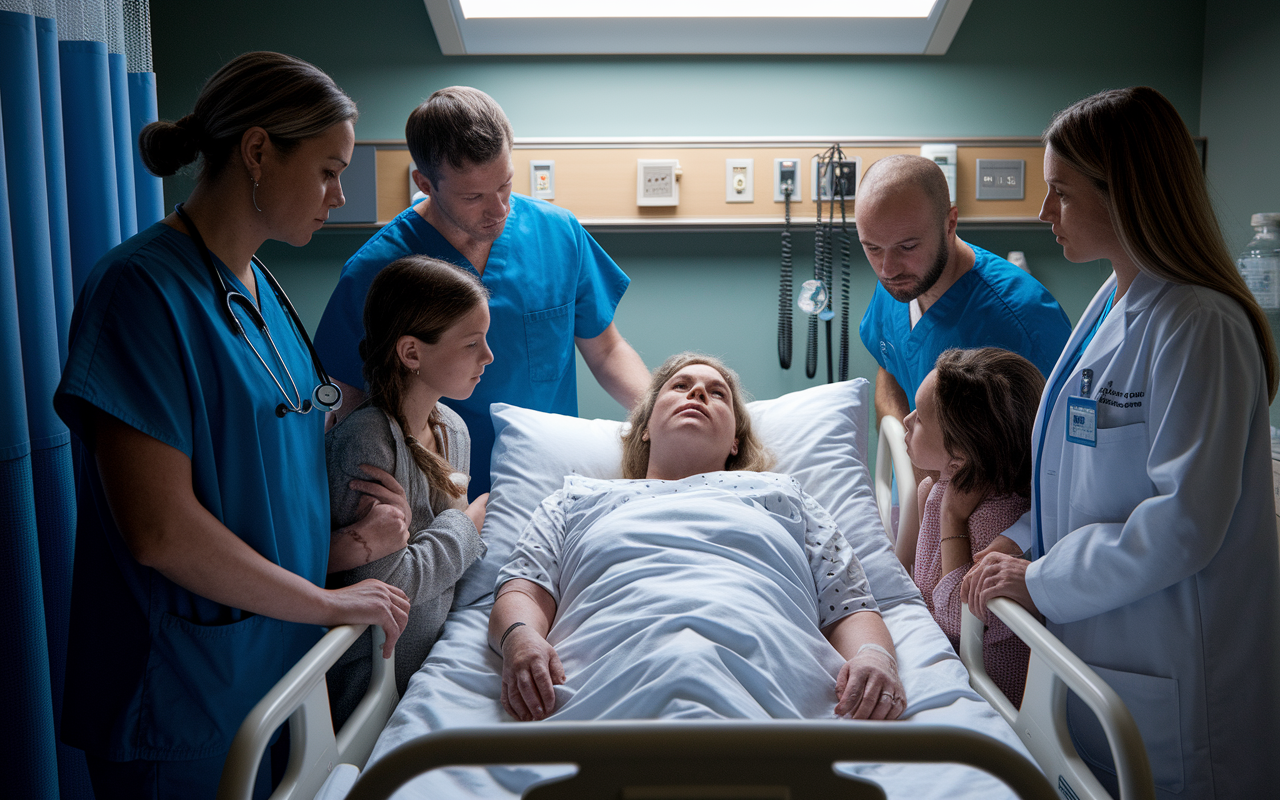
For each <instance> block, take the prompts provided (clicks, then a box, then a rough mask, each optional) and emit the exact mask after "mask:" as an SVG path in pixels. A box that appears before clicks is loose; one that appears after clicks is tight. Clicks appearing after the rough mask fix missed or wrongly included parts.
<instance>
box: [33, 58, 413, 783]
mask: <svg viewBox="0 0 1280 800" xmlns="http://www.w3.org/2000/svg"><path fill="white" fill-rule="evenodd" d="M355 118H356V108H355V104H354V103H353V102H352V101H351V99H350V98H348V97H347V96H346V95H345V94H344V93H343V92H342V91H341V90H340V89H339V88H338V87H337V86H336V85H334V83H333V81H332V80H331V79H330V78H329V77H328V76H327V75H325V74H324V73H323V72H321V71H320V70H319V69H317V68H316V67H314V66H312V65H311V64H308V63H306V62H305V61H301V60H299V59H295V58H292V57H290V56H284V55H280V54H277V53H249V54H246V55H243V56H240V57H238V58H236V59H235V60H233V61H231V62H230V63H228V64H227V65H226V66H224V67H223V68H222V69H221V70H219V71H218V72H217V73H216V74H214V76H213V77H212V78H210V79H209V81H208V83H206V84H205V86H204V89H203V90H202V91H201V93H200V96H199V98H198V99H197V101H196V105H195V110H194V112H193V113H192V114H190V115H188V116H186V117H184V118H182V119H181V120H178V122H176V123H167V122H162V123H153V124H152V125H149V126H148V127H147V128H145V129H144V130H143V132H142V136H141V137H140V142H139V143H140V146H141V149H142V157H143V160H144V162H145V163H146V164H147V166H148V168H149V169H151V170H152V171H153V172H155V173H156V174H159V175H171V174H173V173H174V172H175V171H177V170H178V169H179V168H181V167H182V166H184V165H186V164H189V163H191V162H193V161H196V160H197V159H199V160H200V167H199V175H198V182H197V185H196V188H195V190H194V191H193V192H192V194H191V196H190V197H189V198H188V200H187V201H186V203H185V204H182V205H180V206H178V210H177V211H175V213H174V214H171V215H170V216H168V217H166V218H165V219H164V220H163V221H161V222H159V223H157V224H155V225H153V226H151V227H150V228H148V229H147V230H145V231H143V232H141V233H139V234H138V235H137V236H134V237H133V238H131V239H129V240H128V241H126V242H124V243H123V244H121V245H120V246H119V247H117V248H115V249H114V250H112V251H111V252H110V253H108V254H107V255H106V256H105V257H104V258H103V259H102V260H101V261H100V262H99V263H98V264H97V266H96V267H95V268H94V270H93V272H92V273H91V274H90V275H89V277H88V279H87V281H86V283H85V286H84V289H83V291H82V293H81V295H80V298H79V301H78V303H77V305H76V311H75V316H74V318H73V319H72V323H71V348H70V355H69V357H68V361H67V366H66V370H65V372H64V373H63V377H62V383H61V385H60V386H59V387H58V392H57V395H56V397H55V400H54V402H55V405H56V407H57V409H58V412H59V414H61V416H62V418H63V419H64V420H66V422H67V424H68V425H69V426H70V427H71V429H72V431H74V433H75V434H76V436H77V438H78V439H79V441H80V442H81V443H82V445H83V448H84V449H83V451H82V453H83V458H82V459H81V465H80V468H81V474H80V476H79V477H80V480H79V526H78V530H77V541H76V557H75V573H74V584H73V590H72V612H71V614H72V616H71V631H70V643H69V654H68V659H67V684H66V701H65V704H64V705H65V713H64V718H63V724H62V735H63V739H64V740H65V741H66V742H67V743H68V744H70V745H72V746H75V747H79V748H82V749H83V750H85V752H86V754H87V757H88V763H89V771H90V775H91V778H92V780H93V784H94V792H95V794H96V795H97V797H98V798H99V800H103V799H104V798H110V797H183V798H190V797H212V796H213V795H214V792H215V791H216V789H217V785H218V776H219V773H220V772H221V769H222V765H223V762H224V760H225V757H226V753H227V750H228V748H229V746H230V743H231V739H232V737H233V736H234V734H235V731H236V729H237V728H238V726H239V725H240V722H241V721H242V720H243V718H244V716H245V714H246V713H247V712H248V711H249V709H250V708H252V706H253V705H254V703H256V702H257V700H258V699H260V698H261V697H262V695H263V694H264V693H265V692H266V691H267V690H268V689H269V688H270V687H271V686H272V684H274V683H275V682H276V681H277V680H278V679H279V678H280V677H281V676H282V675H283V674H284V672H285V671H286V670H287V669H288V668H289V667H290V666H291V665H292V664H293V662H294V661H296V660H297V659H298V658H299V657H300V656H301V655H302V654H303V653H305V652H306V650H307V649H308V648H309V647H310V646H311V645H312V644H314V643H315V642H316V640H317V639H318V638H319V636H320V635H321V634H322V633H323V626H330V625H336V624H341V623H373V624H377V625H381V626H382V627H383V628H384V629H385V631H386V633H387V647H386V650H385V651H384V654H385V652H389V651H390V649H391V647H392V645H393V644H394V642H395V639H396V637H397V636H399V634H400V631H401V629H402V628H403V626H404V623H405V620H406V619H407V612H408V606H409V603H408V600H407V598H406V597H405V595H404V593H403V592H401V591H400V590H399V589H396V588H394V587H391V586H388V585H387V584H384V583H382V582H380V581H373V580H369V581H364V582H363V583H359V584H356V585H354V586H351V587H348V588H345V589H339V590H335V591H326V590H325V589H324V588H323V586H324V579H325V570H326V563H327V561H328V554H329V538H330V531H329V515H328V511H329V499H328V484H327V479H326V473H325V457H324V417H323V414H324V412H323V411H322V410H320V409H325V408H328V407H332V406H334V405H335V404H337V403H338V402H340V398H339V396H338V395H337V392H336V389H335V387H333V385H332V382H331V381H329V378H328V376H327V375H326V374H325V373H324V370H323V367H322V366H320V364H319V361H318V359H314V358H313V355H312V353H311V350H310V343H309V341H308V340H307V339H306V335H305V332H304V331H303V329H302V326H301V325H300V324H299V323H298V321H297V318H296V314H294V312H293V310H292V307H291V306H290V305H289V303H288V300H287V299H286V298H285V296H284V293H283V292H282V291H281V290H280V289H279V287H278V286H277V285H276V284H275V281H274V279H273V278H272V277H271V276H270V273H268V272H267V271H266V269H265V267H263V266H262V265H261V264H260V263H259V262H257V261H256V259H254V257H253V254H254V251H255V250H257V248H258V247H259V246H260V245H261V244H262V243H263V242H264V241H266V240H267V239H276V240H281V241H285V242H289V243H290V244H293V245H295V246H301V245H303V244H306V243H307V241H308V240H310V238H311V235H312V234H313V233H315V231H317V230H318V229H319V228H320V226H321V225H322V224H323V223H324V221H325V219H326V218H327V217H328V216H329V211H330V209H333V208H337V207H338V206H341V205H342V203H343V197H342V188H341V185H340V184H339V178H338V176H339V174H340V173H341V172H342V170H343V168H344V167H346V165H347V163H348V162H349V161H350V160H351V152H352V148H353V146H354V129H353V122H354V120H355ZM403 523H404V519H403V514H402V513H401V510H400V509H399V508H397V507H395V506H394V504H392V505H381V506H379V505H375V506H374V510H373V511H372V512H370V514H369V515H368V516H367V517H366V518H365V519H364V520H363V521H362V522H361V523H359V524H361V525H363V526H365V527H364V530H363V532H364V533H365V534H366V535H369V536H378V535H391V534H392V533H394V532H399V528H400V527H402V526H403ZM264 761H266V759H264ZM268 787H269V780H263V779H260V780H259V787H258V788H259V792H260V793H261V792H262V791H263V790H265V789H268Z"/></svg>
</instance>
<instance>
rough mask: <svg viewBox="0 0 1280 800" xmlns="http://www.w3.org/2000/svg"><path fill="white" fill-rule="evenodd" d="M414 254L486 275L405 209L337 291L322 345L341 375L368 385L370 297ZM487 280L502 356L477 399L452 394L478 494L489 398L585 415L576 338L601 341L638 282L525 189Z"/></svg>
mask: <svg viewBox="0 0 1280 800" xmlns="http://www.w3.org/2000/svg"><path fill="white" fill-rule="evenodd" d="M412 254H420V255H426V256H430V257H432V258H438V259H440V260H442V261H447V262H449V263H451V264H456V265H457V266H459V267H462V268H464V269H467V270H469V271H470V272H471V273H472V274H479V272H478V271H477V270H476V268H475V267H474V266H473V265H472V264H471V263H470V262H468V261H467V259H466V258H465V257H464V256H463V255H462V254H461V253H459V252H458V251H457V249H456V248H454V246H453V245H451V244H449V242H448V241H447V240H446V239H445V238H444V236H442V235H441V234H440V232H439V231H437V230H436V229H435V228H434V227H433V226H432V225H431V224H430V223H429V222H427V221H426V220H424V219H423V218H422V216H421V215H419V214H418V213H417V212H416V211H414V210H413V208H408V209H406V210H405V211H404V212H403V213H401V214H400V215H399V216H398V217H396V218H395V219H394V220H392V221H391V222H390V223H388V224H387V225H386V226H385V227H384V228H383V229H382V230H380V231H378V232H377V233H376V234H374V235H373V237H372V238H371V239H369V241H368V242H366V243H365V244H364V246H363V247H361V248H360V249H359V250H358V251H357V252H356V254H355V255H353V256H352V257H351V258H350V259H349V260H348V261H347V263H346V266H344V267H343V268H342V275H341V277H340V278H339V279H338V285H337V287H336V288H335V289H334V290H333V295H332V296H331V297H330V298H329V305H328V307H327V308H325V312H324V316H323V317H322V318H321V320H320V325H319V327H318V328H317V329H316V349H317V350H318V351H319V353H320V360H321V361H323V362H324V366H325V369H326V370H328V372H329V374H330V375H332V376H333V377H334V378H337V379H338V380H340V381H342V382H343V383H347V384H350V385H352V386H364V378H363V377H362V374H361V365H362V362H361V359H360V353H359V345H360V340H361V339H363V338H364V301H365V296H366V295H368V293H369V285H370V284H372V283H373V278H374V276H375V275H377V274H378V272H379V271H380V270H381V269H382V268H383V267H385V266H387V264H390V263H391V262H392V261H394V260H396V259H397V258H401V257H403V256H407V255H412ZM480 280H481V282H482V283H484V285H485V286H486V287H487V288H488V289H489V292H490V299H489V318H490V322H489V336H488V342H489V347H490V349H491V350H493V363H492V364H490V365H489V366H487V367H486V368H485V371H484V377H482V378H481V379H480V383H479V384H477V385H476V388H475V391H474V392H472V394H471V397H469V398H468V399H466V400H450V399H448V398H445V399H444V401H443V402H444V403H445V404H446V405H448V406H449V407H450V408H452V409H453V410H455V411H457V412H458V415H459V416H461V417H462V419H463V421H464V422H466V423H467V428H468V430H469V431H470V433H471V485H470V487H469V489H468V494H469V495H470V496H471V497H472V498H474V497H476V496H477V495H478V494H481V493H483V492H487V491H489V484H490V474H489V457H490V451H491V450H492V449H493V441H494V433H493V423H492V422H491V421H490V418H489V405H490V404H491V403H511V404H512V405H517V406H522V407H524V408H532V409H534V410H537V411H548V412H552V413H556V414H567V415H570V416H576V415H577V413H578V384H577V370H576V369H575V367H574V363H575V361H574V341H573V340H574V337H578V338H582V339H594V338H595V337H596V336H599V335H600V334H601V333H603V332H604V329H605V328H607V327H609V323H611V322H612V321H613V314H614V311H615V309H616V308H617V306H618V302H619V301H620V300H621V299H622V295H623V293H624V292H626V290H627V286H628V285H629V284H630V282H631V281H630V279H629V278H628V277H627V276H626V274H625V273H624V272H623V271H622V270H621V269H620V268H619V267H618V265H617V264H615V263H614V261H613V259H612V258H610V257H609V255H608V253H606V252H605V251H604V250H603V249H602V248H601V247H600V245H599V244H597V243H596V241H595V239H593V238H591V235H590V234H588V233H587V232H586V231H585V230H584V229H583V228H582V226H581V225H579V224H578V221H577V220H576V219H574V217H573V215H572V214H570V213H569V212H568V211H565V210H564V209H562V208H557V207H556V206H554V205H552V204H550V203H547V202H545V201H542V200H534V199H532V198H530V197H525V196H523V195H518V194H513V195H511V211H510V214H509V215H508V216H507V223H506V226H505V227H504V228H503V231H502V235H501V236H499V237H498V239H497V241H495V242H494V243H493V247H492V248H491V249H490V251H489V261H488V263H487V264H485V267H484V274H483V275H481V276H480Z"/></svg>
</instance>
